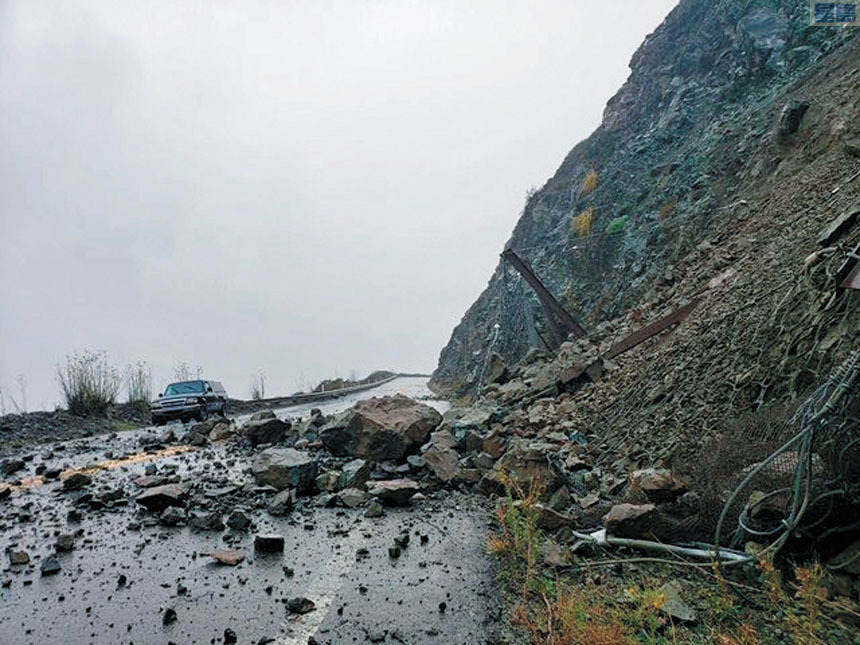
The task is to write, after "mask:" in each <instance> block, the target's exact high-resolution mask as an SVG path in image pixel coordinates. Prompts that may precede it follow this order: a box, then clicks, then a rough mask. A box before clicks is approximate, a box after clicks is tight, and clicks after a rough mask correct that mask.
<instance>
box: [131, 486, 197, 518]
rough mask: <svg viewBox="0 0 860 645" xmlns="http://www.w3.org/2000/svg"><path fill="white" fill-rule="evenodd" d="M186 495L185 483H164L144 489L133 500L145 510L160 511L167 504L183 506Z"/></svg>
mask: <svg viewBox="0 0 860 645" xmlns="http://www.w3.org/2000/svg"><path fill="white" fill-rule="evenodd" d="M187 497H188V487H187V486H185V484H165V485H164V486H154V487H152V488H148V489H146V490H145V491H144V492H143V493H141V494H140V495H138V496H137V497H135V499H134V501H136V502H137V503H138V504H140V505H141V506H143V507H144V508H146V509H147V510H150V511H156V512H160V511H163V510H164V509H165V508H167V507H168V506H183V505H184V504H185V499H186V498H187Z"/></svg>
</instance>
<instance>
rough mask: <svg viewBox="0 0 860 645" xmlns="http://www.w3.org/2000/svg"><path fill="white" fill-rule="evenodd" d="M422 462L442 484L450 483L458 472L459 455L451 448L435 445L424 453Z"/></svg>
mask: <svg viewBox="0 0 860 645" xmlns="http://www.w3.org/2000/svg"><path fill="white" fill-rule="evenodd" d="M424 460H425V461H426V462H427V465H428V466H429V467H430V470H432V471H433V474H434V475H436V477H438V478H439V479H440V480H442V481H443V482H450V481H452V480H453V479H454V478H455V477H456V476H457V473H458V471H459V470H460V458H459V455H458V454H457V453H456V452H455V451H454V450H452V449H451V448H440V447H439V446H437V445H436V444H431V446H430V447H429V448H428V449H427V450H425V451H424Z"/></svg>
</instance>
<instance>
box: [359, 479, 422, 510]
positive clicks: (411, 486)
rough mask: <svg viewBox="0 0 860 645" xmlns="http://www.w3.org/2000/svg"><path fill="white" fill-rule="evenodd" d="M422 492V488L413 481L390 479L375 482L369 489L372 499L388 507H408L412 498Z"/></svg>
mask: <svg viewBox="0 0 860 645" xmlns="http://www.w3.org/2000/svg"><path fill="white" fill-rule="evenodd" d="M420 491H421V486H420V485H419V484H418V482H415V481H412V480H411V479H389V480H385V481H378V482H373V483H372V484H371V485H370V486H369V489H368V492H369V493H370V495H371V496H372V497H375V498H376V499H378V500H379V501H380V502H382V504H384V505H386V506H408V505H409V500H410V499H412V496H413V495H414V494H415V493H418V492H420Z"/></svg>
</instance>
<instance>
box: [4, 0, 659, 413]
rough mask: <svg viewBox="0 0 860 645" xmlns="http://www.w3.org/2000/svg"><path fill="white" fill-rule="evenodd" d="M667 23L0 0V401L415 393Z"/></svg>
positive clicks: (398, 4)
mask: <svg viewBox="0 0 860 645" xmlns="http://www.w3.org/2000/svg"><path fill="white" fill-rule="evenodd" d="M674 4H675V2H674V1H673V0H648V1H647V2H643V1H642V0H613V1H611V2H607V1H606V0H592V1H588V2H586V1H585V0H558V1H533V0H529V1H521V2H509V1H505V0H486V1H483V0H469V1H468V2H462V1H461V0H452V1H438V2H437V1H430V0H425V1H422V2H412V1H409V0H396V1H391V2H388V1H370V0H368V1H359V0H349V1H346V0H345V1H343V2H333V1H323V0H308V1H306V2H291V1H288V0H280V1H277V2H275V1H271V2H266V1H262V0H260V1H253V2H252V1H247V0H243V1H241V2H240V1H239V0H234V1H233V2H217V1H214V0H200V1H199V2H192V1H190V0H185V1H176V0H171V1H157V0H141V1H131V0H121V1H120V0H100V1H95V0H93V1H84V0H59V1H57V2H47V1H42V0H11V1H10V0H0V146H2V148H0V386H2V387H3V390H4V393H6V394H7V396H6V397H5V399H6V407H7V411H9V407H10V402H9V398H8V394H10V393H11V394H12V395H13V396H15V397H16V398H17V399H19V402H20V392H19V391H18V387H17V385H16V378H17V376H18V375H19V374H23V375H24V377H25V379H26V382H27V397H28V406H29V408H30V409H31V410H32V409H37V408H52V407H53V406H54V405H55V404H56V403H57V402H58V401H59V391H58V387H57V383H56V378H55V373H56V365H57V363H58V361H61V360H63V358H64V356H65V355H66V354H68V353H70V352H74V351H77V350H82V349H98V350H105V351H107V352H108V354H109V355H110V357H111V359H112V360H113V361H114V362H115V363H116V364H118V365H120V366H123V365H125V364H127V363H129V362H132V361H137V360H146V361H148V362H149V363H150V365H151V366H152V369H153V373H154V377H155V388H156V390H159V389H160V388H161V387H162V386H163V385H164V383H165V381H166V380H169V379H170V377H171V375H172V372H173V369H174V366H175V365H176V364H177V363H178V362H180V361H185V362H187V363H189V364H191V365H201V366H202V367H203V368H204V373H205V375H206V376H208V377H210V378H215V379H220V380H222V381H223V382H224V384H225V385H226V387H227V389H228V391H229V392H230V393H231V394H233V395H235V396H239V397H247V396H248V394H249V392H248V383H249V378H250V375H251V374H252V373H253V372H255V371H257V370H263V371H264V372H265V373H266V375H267V380H268V391H269V392H270V393H272V394H282V393H288V392H292V391H295V390H296V389H298V388H299V385H302V384H304V383H306V382H309V381H316V380H318V379H320V378H323V377H327V376H332V375H335V374H340V375H341V376H345V375H347V374H348V373H349V372H350V371H351V370H356V371H357V372H360V373H367V372H369V371H371V370H375V369H392V370H404V371H406V370H408V371H423V372H430V371H432V370H433V369H434V368H435V366H436V361H437V358H438V354H439V351H440V349H441V348H442V346H443V345H444V344H445V343H446V342H447V340H448V337H449V335H450V333H451V330H452V328H453V327H454V325H456V324H457V322H458V321H459V320H460V318H461V316H462V315H463V313H464V312H465V310H466V309H467V308H468V306H469V305H470V304H471V303H472V302H473V301H474V300H475V298H476V297H477V296H478V294H479V293H480V292H481V290H482V289H483V288H484V286H485V285H486V282H487V280H488V279H489V276H490V274H491V272H492V270H493V267H494V266H495V264H496V262H497V260H498V253H499V252H500V251H501V249H502V246H503V244H504V242H505V240H506V239H507V238H508V236H509V235H510V232H511V230H512V229H513V226H514V224H515V222H516V220H517V217H518V215H519V212H520V210H521V208H522V205H523V202H524V198H525V194H526V191H527V190H528V189H529V188H530V187H532V186H539V185H542V184H543V182H544V181H545V180H546V179H547V178H548V177H549V176H550V175H552V173H553V172H554V171H555V169H556V168H557V167H558V165H559V164H560V163H561V161H562V159H563V158H564V156H565V154H566V153H567V152H568V151H569V150H570V148H571V147H573V145H574V144H576V143H577V142H578V141H579V140H581V139H583V138H585V137H586V136H588V134H589V133H590V132H591V131H593V130H594V128H595V127H597V125H598V124H599V122H600V116H601V113H602V110H603V107H604V105H605V103H606V100H607V99H608V98H609V97H610V96H611V95H612V94H614V92H615V91H616V90H617V89H618V87H619V86H620V85H621V83H622V82H623V81H624V79H625V78H626V77H627V75H628V72H629V70H628V67H627V66H628V63H629V60H630V56H631V55H632V53H633V52H634V51H635V49H636V47H637V46H638V45H639V44H640V42H641V41H642V40H643V38H644V37H645V36H646V35H647V34H648V33H650V32H651V31H653V30H654V28H655V27H656V26H657V25H658V24H659V23H660V22H661V21H662V20H663V18H664V17H665V15H666V14H667V13H668V11H669V10H670V9H671V7H672V6H673V5H674Z"/></svg>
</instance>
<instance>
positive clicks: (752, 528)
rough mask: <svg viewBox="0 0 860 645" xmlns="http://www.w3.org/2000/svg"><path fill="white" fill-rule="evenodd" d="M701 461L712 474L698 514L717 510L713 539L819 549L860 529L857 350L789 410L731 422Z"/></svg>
mask: <svg viewBox="0 0 860 645" xmlns="http://www.w3.org/2000/svg"><path fill="white" fill-rule="evenodd" d="M703 467H704V469H705V470H708V471H710V473H711V474H712V476H713V479H712V485H711V489H710V492H711V499H708V498H707V495H706V498H705V499H704V500H703V501H704V505H703V506H704V508H706V509H710V511H711V517H710V518H708V517H707V514H705V517H702V520H704V521H705V522H707V521H708V519H711V520H713V515H714V513H713V511H714V510H715V509H716V508H721V511H720V513H719V517H718V518H717V521H716V526H715V528H714V541H715V543H716V544H720V545H724V546H729V547H733V548H738V547H743V545H744V544H745V543H747V542H749V541H752V542H756V543H758V544H760V545H761V546H763V547H766V548H767V549H768V550H770V551H772V552H776V551H779V550H780V549H782V548H783V546H785V545H786V543H787V542H789V540H791V541H792V543H793V544H798V543H799V544H802V545H804V548H805V549H808V548H810V547H812V548H819V547H820V546H821V545H823V544H825V542H826V541H827V540H828V539H838V537H839V536H840V535H843V536H844V535H848V534H850V532H853V531H857V530H858V529H860V516H858V513H857V509H858V507H860V350H855V351H854V352H853V353H851V354H850V355H849V357H848V358H847V359H846V360H845V361H844V362H843V363H842V364H841V365H840V366H839V367H838V368H837V369H836V370H835V371H834V373H833V374H832V375H831V376H830V378H829V379H828V380H827V381H826V382H825V383H824V384H823V385H821V386H820V387H819V388H818V389H817V390H815V392H814V393H813V394H812V395H811V396H810V397H809V398H808V399H806V401H805V402H804V403H803V404H802V405H800V406H799V407H798V408H797V409H796V410H794V411H791V410H786V409H774V410H770V411H764V412H760V413H759V414H757V415H756V416H755V417H754V418H753V419H752V420H751V421H748V422H746V423H741V424H738V426H737V427H736V429H735V430H734V431H732V432H731V433H727V435H724V436H723V437H722V439H721V441H720V443H719V445H716V444H715V445H714V446H713V448H712V450H711V451H710V454H709V455H705V456H704V459H703ZM717 500H719V501H720V502H721V504H719V505H717V504H716V502H717Z"/></svg>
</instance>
